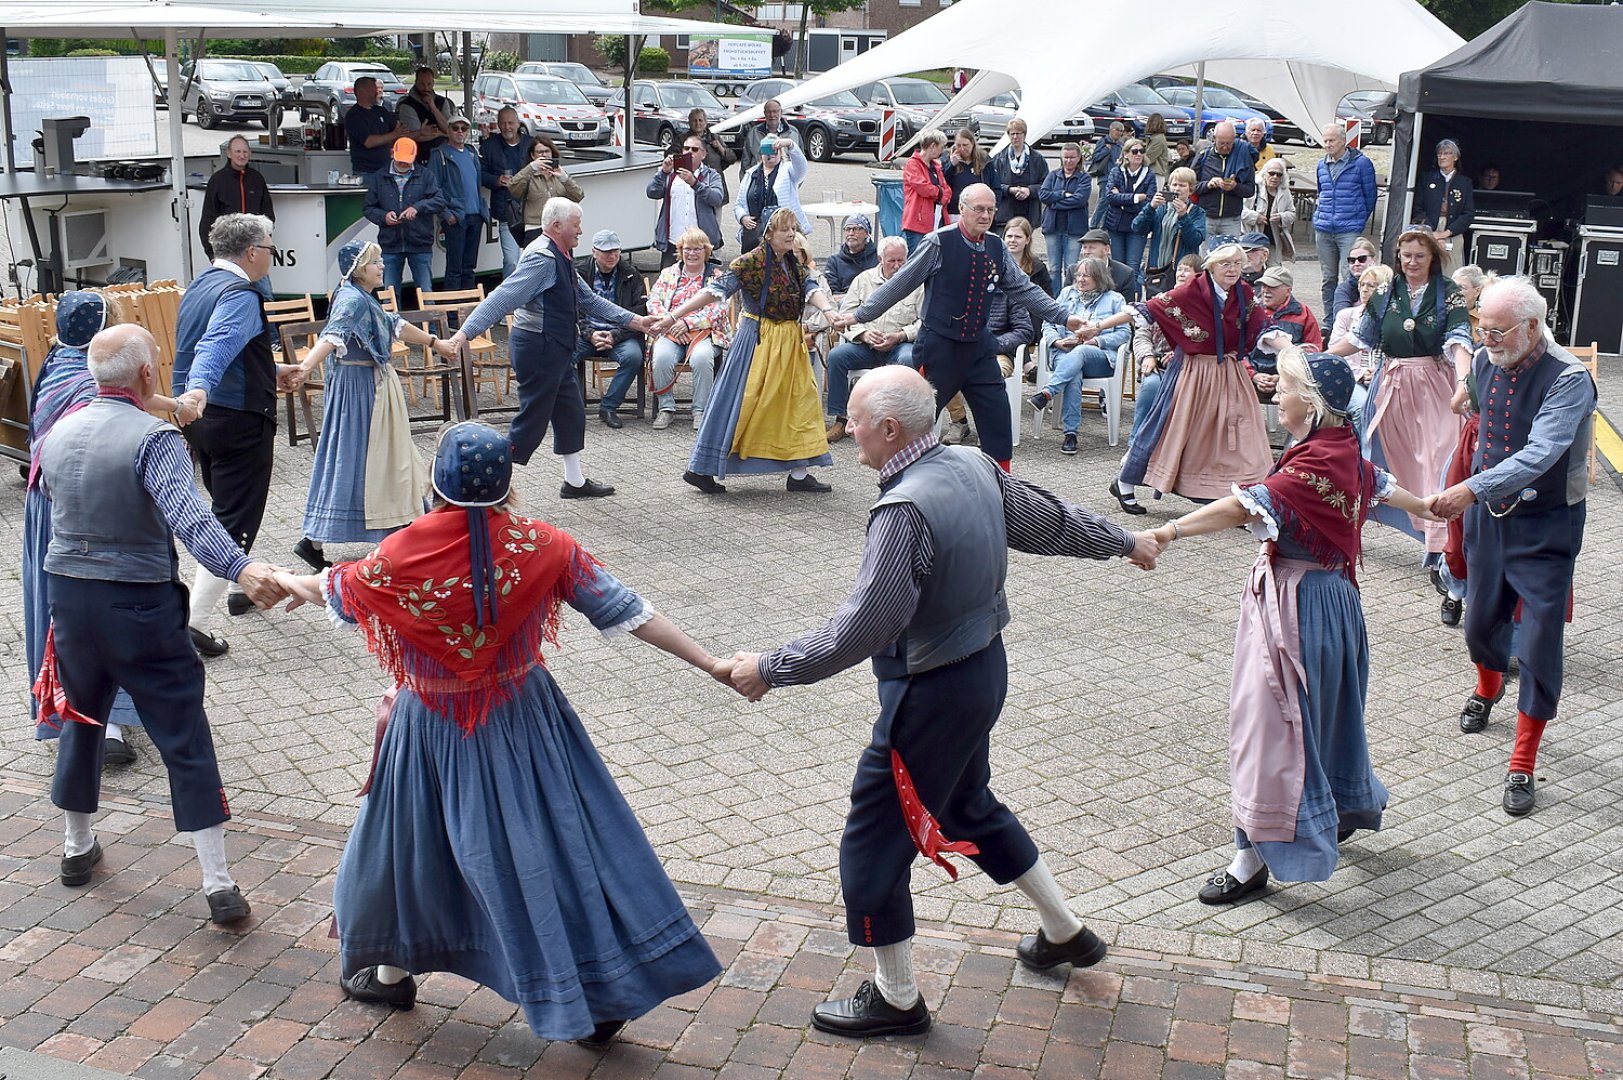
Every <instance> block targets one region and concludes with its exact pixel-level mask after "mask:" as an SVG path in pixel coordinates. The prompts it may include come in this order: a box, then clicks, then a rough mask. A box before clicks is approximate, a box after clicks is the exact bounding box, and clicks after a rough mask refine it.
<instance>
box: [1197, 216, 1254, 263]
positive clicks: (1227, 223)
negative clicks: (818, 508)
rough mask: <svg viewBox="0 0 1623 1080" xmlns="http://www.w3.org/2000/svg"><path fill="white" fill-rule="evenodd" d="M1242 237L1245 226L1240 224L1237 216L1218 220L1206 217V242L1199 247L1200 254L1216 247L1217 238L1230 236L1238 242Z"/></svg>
mask: <svg viewBox="0 0 1623 1080" xmlns="http://www.w3.org/2000/svg"><path fill="white" fill-rule="evenodd" d="M1243 235H1245V226H1244V225H1242V224H1241V223H1240V219H1239V217H1238V216H1235V217H1224V218H1219V217H1211V216H1209V215H1208V216H1207V218H1206V242H1205V243H1203V244H1202V245H1201V246H1200V253H1201V254H1202V255H1204V254H1206V253H1207V252H1209V251H1211V250H1212V248H1214V247H1216V246H1217V238H1218V237H1219V236H1232V237H1234V239H1235V240H1239V239H1240V237H1241V236H1243Z"/></svg>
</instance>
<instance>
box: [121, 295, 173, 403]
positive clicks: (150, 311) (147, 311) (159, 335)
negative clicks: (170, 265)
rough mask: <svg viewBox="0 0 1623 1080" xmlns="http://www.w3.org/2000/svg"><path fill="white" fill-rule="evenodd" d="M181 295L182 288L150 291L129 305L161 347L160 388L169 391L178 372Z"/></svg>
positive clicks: (133, 297)
mask: <svg viewBox="0 0 1623 1080" xmlns="http://www.w3.org/2000/svg"><path fill="white" fill-rule="evenodd" d="M181 295H182V292H181V290H180V289H179V288H163V289H148V290H147V291H145V292H140V293H136V294H135V295H134V296H132V297H130V298H128V299H127V301H126V302H127V303H128V305H129V306H130V308H131V310H132V314H133V317H134V319H135V321H136V322H138V323H140V324H141V325H142V326H143V327H145V328H146V330H147V332H148V333H149V334H151V335H152V338H153V340H154V341H156V342H157V343H158V386H159V387H161V388H164V389H166V390H167V389H168V387H169V384H170V380H171V378H172V376H173V374H174V370H175V316H176V314H177V313H178V312H179V311H180V298H181Z"/></svg>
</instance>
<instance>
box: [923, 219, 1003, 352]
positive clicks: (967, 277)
mask: <svg viewBox="0 0 1623 1080" xmlns="http://www.w3.org/2000/svg"><path fill="white" fill-rule="evenodd" d="M935 237H936V240H937V241H938V242H939V243H940V244H941V261H940V263H939V264H937V266H936V270H935V274H934V276H932V277H931V279H930V289H929V297H928V301H927V303H926V304H925V308H924V325H925V326H928V327H929V328H930V329H931V330H933V331H935V332H936V333H938V334H940V335H941V336H942V337H947V338H952V339H953V340H954V341H977V340H979V339H980V336H981V332H982V331H984V330H985V329H986V316H987V313H988V312H989V311H990V310H991V307H992V295H993V294H994V293H996V292H997V291H998V290H999V288H1000V285H999V281H998V278H999V273H998V268H999V267H1001V266H1002V265H1003V241H1002V240H1000V239H998V237H997V236H996V235H995V234H993V233H987V234H986V236H985V238H984V240H983V242H982V245H981V246H982V250H980V251H976V250H975V249H974V248H973V247H971V246H970V243H969V241H968V240H965V239H964V233H963V230H962V229H960V228H958V226H956V225H950V226H948V227H946V228H943V229H937V230H936V232H935Z"/></svg>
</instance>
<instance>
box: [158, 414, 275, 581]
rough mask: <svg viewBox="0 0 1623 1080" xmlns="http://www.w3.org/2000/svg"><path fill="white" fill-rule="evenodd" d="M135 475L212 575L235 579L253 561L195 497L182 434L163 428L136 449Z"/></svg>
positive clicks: (179, 535)
mask: <svg viewBox="0 0 1623 1080" xmlns="http://www.w3.org/2000/svg"><path fill="white" fill-rule="evenodd" d="M135 474H136V475H137V476H139V477H140V478H141V486H142V487H144V488H146V491H147V494H148V495H151V496H152V501H153V502H155V503H157V504H158V512H159V513H161V514H162V515H163V519H164V521H166V522H168V523H169V528H170V529H171V530H173V531H174V534H175V535H176V536H177V537H179V538H180V542H181V543H182V544H185V545H186V550H187V551H189V552H191V553H192V558H194V559H196V560H197V561H198V562H200V563H202V564H203V568H204V569H205V570H207V571H208V572H209V573H211V574H213V575H214V576H215V577H221V578H226V579H227V580H229V581H235V580H237V575H238V574H241V573H242V571H243V568H244V567H246V566H247V565H248V564H249V563H250V562H252V561H253V560H252V559H250V558H248V556H247V555H244V554H243V552H242V549H241V548H240V547H238V546H237V545H236V543H235V542H234V541H233V540H232V539H231V536H230V534H229V533H227V532H226V531H225V528H224V527H223V526H222V525H221V524H220V520H219V519H218V518H216V517H215V516H214V512H213V511H212V510H210V509H209V508H208V506H207V505H206V504H205V503H204V502H203V500H202V499H201V498H199V497H198V494H197V483H196V481H194V480H193V479H192V457H191V454H190V453H188V452H187V450H186V440H185V439H183V438H181V435H180V432H179V431H176V430H175V429H174V428H170V427H166V428H160V429H159V430H157V431H154V432H153V433H152V434H151V435H148V436H147V437H146V439H145V440H143V441H142V443H141V449H140V450H139V451H137V452H136V455H135Z"/></svg>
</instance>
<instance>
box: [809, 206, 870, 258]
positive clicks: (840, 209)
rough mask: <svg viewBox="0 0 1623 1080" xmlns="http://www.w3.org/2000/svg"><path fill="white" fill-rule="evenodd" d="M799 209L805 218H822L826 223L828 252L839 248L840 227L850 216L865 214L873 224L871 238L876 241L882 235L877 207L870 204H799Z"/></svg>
mask: <svg viewBox="0 0 1623 1080" xmlns="http://www.w3.org/2000/svg"><path fill="white" fill-rule="evenodd" d="M800 208H801V209H802V210H804V211H805V212H806V216H807V217H811V218H823V219H824V220H825V221H827V222H828V249H829V251H834V250H835V249H836V248H838V247H839V246H840V226H841V224H842V223H844V221H845V219H846V218H848V217H850V216H851V215H852V214H867V215H868V220H869V221H871V222H873V238H874V239H875V240H878V239H879V237H880V236H881V235H882V234H881V233H880V231H879V207H877V206H875V205H874V204H873V203H870V202H815V203H801V204H800Z"/></svg>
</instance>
